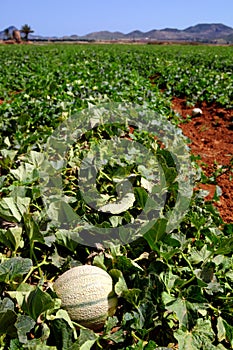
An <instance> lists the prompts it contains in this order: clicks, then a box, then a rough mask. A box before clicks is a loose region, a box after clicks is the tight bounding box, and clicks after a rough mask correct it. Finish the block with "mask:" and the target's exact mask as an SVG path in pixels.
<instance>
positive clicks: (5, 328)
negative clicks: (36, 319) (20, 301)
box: [0, 298, 17, 338]
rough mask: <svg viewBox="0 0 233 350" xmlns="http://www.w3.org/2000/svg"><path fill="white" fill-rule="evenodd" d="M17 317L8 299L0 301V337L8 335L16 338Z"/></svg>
mask: <svg viewBox="0 0 233 350" xmlns="http://www.w3.org/2000/svg"><path fill="white" fill-rule="evenodd" d="M16 319H17V315H16V313H15V311H14V303H13V302H12V300H10V299H9V298H4V299H3V300H2V301H0V335H3V334H8V335H10V336H11V337H12V338H13V337H15V336H16V334H17V333H16V328H15V326H14V323H15V322H16Z"/></svg>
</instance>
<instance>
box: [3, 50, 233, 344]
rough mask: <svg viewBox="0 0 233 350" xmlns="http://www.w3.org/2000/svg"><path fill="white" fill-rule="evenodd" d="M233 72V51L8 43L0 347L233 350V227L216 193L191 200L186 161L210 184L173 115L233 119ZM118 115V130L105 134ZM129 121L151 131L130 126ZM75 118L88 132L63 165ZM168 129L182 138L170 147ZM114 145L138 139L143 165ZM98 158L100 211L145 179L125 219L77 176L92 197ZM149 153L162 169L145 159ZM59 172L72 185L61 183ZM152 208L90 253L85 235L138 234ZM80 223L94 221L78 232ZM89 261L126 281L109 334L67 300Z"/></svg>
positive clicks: (120, 285) (117, 284) (195, 176)
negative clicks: (63, 278)
mask: <svg viewBox="0 0 233 350" xmlns="http://www.w3.org/2000/svg"><path fill="white" fill-rule="evenodd" d="M232 72H233V47H232V46H222V47H220V46H204V45H203V46H202V45H200V46H195V45H193V46H190V45H167V46H166V45H116V44H114V45H104V44H103V45H101V44H98V45H97V44H83V45H76V44H73V45H69V44H67V45H66V44H50V45H11V46H10V45H9V46H7V45H1V46H0V129H1V133H0V349H12V350H16V349H38V350H40V349H50V348H51V349H58V350H59V349H61V350H64V349H81V350H97V349H104V350H106V349H115V350H120V349H122V350H131V349H138V350H140V349H145V350H155V349H168V348H169V349H179V350H189V349H190V350H197V349H200V350H211V349H219V350H224V349H233V272H232V269H233V258H232V253H233V224H230V223H224V222H223V220H222V219H221V217H220V215H219V213H218V212H217V210H216V209H215V207H214V206H213V205H212V203H211V202H206V201H205V200H204V194H203V192H202V191H193V192H192V193H191V195H190V189H189V188H188V181H187V183H186V177H185V175H187V173H186V174H183V173H182V174H181V175H180V172H182V169H183V168H182V166H183V164H186V163H185V162H186V161H188V160H187V157H186V153H185V152H187V154H188V157H189V161H190V165H191V167H189V168H187V169H189V170H188V176H189V177H192V180H193V187H194V186H195V183H198V182H200V181H202V179H203V174H202V171H201V169H200V168H199V167H198V165H197V162H196V158H195V157H194V156H192V155H190V156H189V152H188V148H187V147H186V143H188V140H186V139H185V138H184V137H183V136H182V134H181V131H180V128H178V127H177V125H178V124H180V123H181V122H183V121H182V118H181V116H180V115H179V114H178V113H177V112H175V111H173V110H172V108H171V101H172V98H173V97H174V96H176V97H182V98H185V99H186V100H187V104H189V105H194V104H195V103H197V102H202V101H205V102H206V103H207V104H213V103H215V104H216V105H218V106H221V107H222V108H229V109H230V108H232V107H233V74H232ZM106 106H107V107H106ZM135 106H136V107H135ZM106 108H107V110H108V111H109V113H112V115H113V116H114V115H115V116H116V120H115V121H114V118H113V119H111V123H109V122H108V123H106V124H105V123H104V117H105V115H106ZM89 111H90V115H91V116H92V117H90V123H92V122H93V120H95V118H97V119H98V118H100V115H101V118H103V121H102V124H101V125H97V126H96V125H95V124H94V125H95V127H93V128H91V127H88V129H86V130H85V126H86V125H87V124H86V120H85V118H86V117H87V119H88V118H89ZM125 111H127V113H129V114H130V116H131V117H132V118H134V120H137V121H138V125H135V124H134V125H128V124H127V123H126V124H124V123H120V122H119V120H121V119H120V115H121V113H123V114H124V113H126V112H125ZM74 115H76V119H74V122H73V124H74V123H77V128H79V129H80V130H81V129H82V127H83V128H84V131H83V134H81V137H80V138H79V139H77V140H74V142H73V144H70V143H69V147H68V148H67V149H66V148H64V152H63V153H62V154H59V157H57V154H55V153H49V152H50V150H49V147H50V146H51V145H52V146H53V147H54V148H53V152H54V150H55V151H56V150H61V149H62V150H63V146H64V142H63V141H64V140H63V135H65V136H64V139H65V140H67V139H69V136H70V135H67V130H68V131H69V128H68V126H69V124H67V123H69V120H70V118H72V116H74ZM140 118H141V119H140ZM152 120H153V123H154V124H153V123H152V124H153V125H155V126H156V125H157V133H156V134H155V135H154V134H153V132H152V131H151V130H152V129H151V126H150V125H151V124H150V123H151V121H152ZM156 123H158V124H156ZM78 124H79V125H78ZM61 125H62V127H60V126H61ZM67 125H68V126H67ZM74 126H76V124H75V125H73V126H72V127H73V128H74ZM59 127H60V129H59ZM63 127H64V129H65V128H68V129H67V130H66V134H64V133H63V131H64V130H63ZM137 127H138V128H137ZM143 127H144V128H145V130H142V128H143ZM56 130H59V133H58V134H56ZM164 132H165V133H172V137H171V135H170V134H169V135H167V136H168V138H167V139H166V138H163V139H162V142H160V141H161V140H158V138H159V137H158V134H159V135H160V134H161V135H162V137H164V136H163V133H164ZM72 137H73V134H72V135H71V136H70V138H72ZM112 139H113V140H116V139H118V140H121V144H122V142H123V140H124V141H125V142H126V141H127V142H128V143H127V145H128V144H130V146H129V149H130V152H131V153H132V154H133V155H135V154H136V153H137V154H138V155H137V158H136V160H135V159H134V158H133V156H132V157H131V156H130V154H129V156H128V157H127V156H126V155H124V154H122V155H121V156H120V157H118V153H117V156H116V155H115V154H114V151H115V148H114V147H116V146H114V147H113V149H112V150H110V149H109V141H110V140H112ZM169 140H170V141H169ZM117 142H118V141H116V145H118V143H117ZM166 142H168V144H169V142H170V143H172V147H173V150H174V153H175V155H173V156H171V154H170V152H169V149H167V147H166V146H167V144H166ZM131 144H132V147H131ZM134 144H136V145H141V146H140V147H143V148H140V147H139V148H137V146H136V145H135V146H133V145H134ZM46 145H47V146H46ZM184 145H185V146H184ZM64 147H65V146H64ZM97 148H98V157H99V158H98V159H100V160H103V159H104V160H106V162H105V163H104V165H103V164H102V163H101V162H100V161H99V162H100V163H101V164H102V166H101V169H97V170H96V178H95V180H96V186H95V188H96V189H97V191H96V192H98V196H99V197H98V199H97V200H96V203H95V204H96V205H97V204H98V205H99V206H102V207H103V205H105V204H106V203H108V207H110V208H111V205H112V203H114V201H115V200H116V197H117V195H119V192H118V189H119V187H118V185H117V184H116V181H119V182H123V181H124V179H125V178H131V179H133V184H132V186H131V188H130V190H131V191H133V193H132V195H133V197H130V198H133V201H132V202H130V204H129V205H128V206H126V208H125V209H124V210H122V211H119V210H118V211H117V210H116V209H115V212H111V210H110V212H107V213H103V212H101V211H98V210H94V209H93V207H92V205H91V200H92V198H89V197H90V196H88V194H87V195H86V197H85V198H84V197H83V196H82V191H81V188H80V186H81V185H80V183H79V179H78V176H77V174H78V171H79V168H80V167H81V166H82V167H83V176H84V175H85V176H84V177H85V179H86V183H87V185H86V184H85V186H86V187H85V188H87V189H88V191H89V190H90V191H92V189H91V185H92V183H91V180H90V179H91V175H92V174H91V170H90V163H91V162H92V161H93V162H94V156H93V154H94V151H95V150H96V149H97ZM142 150H143V151H142ZM111 152H112V153H111ZM119 152H120V146H119ZM147 152H148V154H149V153H150V152H151V153H150V154H153V157H154V158H155V159H156V161H154V163H151V160H150V159H149V158H143V157H142V153H145V154H146V153H147ZM123 153H124V147H123ZM51 154H52V156H51ZM88 154H92V156H89V158H88ZM46 157H47V158H48V157H51V158H50V160H51V162H50V164H52V166H53V169H52V167H48V163H46ZM117 158H119V159H117ZM85 159H87V162H86V163H84V162H83V160H85ZM132 159H133V161H132ZM117 161H119V162H117ZM88 162H89V163H88ZM178 163H179V164H180V165H179V166H177V164H178ZM45 164H47V165H46V166H45ZM83 164H84V165H83ZM85 166H86V168H85ZM150 167H151V168H152V170H153V171H154V173H155V175H157V176H158V177H159V173H160V174H161V171H162V173H163V176H161V178H160V181H157V182H153V179H152V180H151V182H149V181H148V179H151V178H152V175H151V174H152V173H151V171H150ZM42 168H43V169H42ZM41 169H42V170H41ZM51 169H52V170H51ZM54 169H55V170H56V171H58V170H60V180H62V181H60V182H59V181H58V180H57V178H56V176H55V175H51V174H52V171H53V172H54V171H55V170H54ZM187 169H186V171H187ZM46 171H47V173H46ZM85 171H86V172H85ZM41 174H43V175H41ZM46 174H49V175H50V178H49V179H47V177H46V176H47V175H46ZM53 174H54V173H53ZM52 176H53V177H52ZM51 178H52V180H51ZM85 179H84V180H85ZM46 181H47V182H46ZM52 181H55V182H56V181H58V182H59V185H57V186H58V187H59V186H60V184H61V183H62V193H63V195H64V198H65V202H63V205H64V208H63V207H62V208H59V210H58V209H57V207H56V205H57V203H58V202H56V196H57V195H58V194H57V192H56V191H55V187H54V188H53V191H54V192H53V191H52V194H51V198H52V199H51V202H50V203H49V211H48V210H47V209H48V208H47V207H46V204H45V202H44V200H43V195H42V194H43V193H45V192H46V190H47V189H48V186H49V185H51V183H52ZM58 182H56V184H57V183H58ZM84 182H85V181H84ZM89 183H90V186H89ZM151 184H153V186H152V189H150V187H151ZM46 186H47V187H46ZM52 186H53V185H51V187H52ZM88 186H89V187H90V189H89V187H88ZM186 186H187V193H186V192H185V189H186ZM44 187H45V188H44ZM59 189H60V187H59ZM55 192H56V193H55ZM60 192H61V191H60ZM60 192H59V193H60ZM83 192H85V191H83ZM49 193H50V192H49ZM88 193H89V192H88ZM90 193H92V192H90ZM93 193H94V192H93ZM180 193H181V194H180ZM123 194H125V193H123ZM127 195H128V193H126V196H127ZM217 195H218V194H217V193H216V194H215V198H216V197H217ZM127 198H128V197H127ZM162 199H163V201H162ZM123 201H124V200H123ZM161 201H162V202H161ZM177 202H178V208H181V209H180V210H181V212H182V211H183V216H182V217H180V216H179V211H178V210H176V203H177ZM59 203H60V202H59ZM68 203H69V204H68ZM109 203H110V204H109ZM121 203H122V202H120V204H121ZM127 203H128V202H127ZM127 203H126V204H127ZM147 203H149V204H147ZM161 203H162V205H163V206H162V208H161ZM187 203H188V205H187ZM68 207H69V210H66V209H67V208H68ZM115 208H116V206H115ZM71 209H72V211H71ZM142 211H145V212H146V215H147V219H148V221H149V223H148V226H145V227H146V228H147V229H145V227H144V229H142V230H141V231H140V228H139V229H137V230H135V232H134V231H133V229H132V228H131V230H130V229H129V231H127V229H125V230H122V231H121V230H119V232H120V237H121V241H119V240H117V239H115V238H116V237H115V236H114V237H113V238H111V240H109V239H107V238H106V237H105V236H101V233H100V236H101V238H98V233H97V234H95V236H94V239H96V242H95V243H96V244H90V245H88V244H87V243H88V240H89V239H90V240H91V233H90V232H91V229H90V232H89V233H88V232H87V235H88V234H89V235H90V237H89V236H88V239H87V238H86V237H87V236H85V234H84V233H83V231H82V232H81V229H83V228H86V227H87V231H88V227H90V226H92V227H93V226H94V227H97V228H98V229H99V230H100V232H109V231H101V230H105V229H106V230H108V229H109V230H111V229H113V228H119V227H121V226H123V227H124V225H125V226H126V227H127V225H130V224H131V223H132V222H137V217H138V216H139V214H140V213H141V212H142ZM71 212H72V213H74V212H75V213H77V214H78V216H79V218H80V223H79V224H78V225H76V227H74V226H72V229H71V226H69V225H68V224H67V223H69V222H71V221H72V218H73V216H72V215H73V214H72V213H71ZM49 213H50V215H49ZM155 213H156V215H157V219H156V220H154V215H155ZM59 215H61V217H60V216H59ZM51 217H52V219H54V218H55V217H57V221H56V223H54V221H53V220H52V219H51ZM59 220H60V221H59ZM153 220H154V221H153ZM58 223H59V224H58ZM56 224H57V225H56ZM88 225H89V226H88ZM168 228H169V229H168ZM114 232H115V231H114ZM130 235H133V236H132V237H131V236H130ZM129 236H130V238H129ZM103 237H104V238H106V241H107V243H106V242H105V243H106V244H104V238H103ZM102 238H103V244H98V243H99V240H100V241H101V240H102ZM98 239H99V240H98ZM101 242H102V241H101ZM86 263H89V264H92V265H95V266H98V267H101V268H102V269H104V270H106V271H107V272H108V273H109V274H110V275H111V276H112V278H113V282H114V291H115V293H116V295H117V297H118V308H117V310H116V313H115V315H114V316H112V317H108V319H107V321H106V323H105V326H104V328H103V329H101V331H99V332H97V331H93V330H91V329H88V328H85V327H82V326H80V325H79V324H77V323H76V322H74V321H72V320H71V319H70V317H69V315H68V313H67V312H66V311H65V310H64V309H63V308H62V307H61V300H60V299H59V298H58V296H57V295H56V293H55V291H54V289H53V282H54V281H55V280H56V279H57V278H58V276H60V275H61V274H62V273H63V272H65V271H67V270H68V269H70V268H71V267H74V266H79V265H82V264H86Z"/></svg>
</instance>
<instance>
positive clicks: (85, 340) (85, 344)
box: [79, 329, 98, 350]
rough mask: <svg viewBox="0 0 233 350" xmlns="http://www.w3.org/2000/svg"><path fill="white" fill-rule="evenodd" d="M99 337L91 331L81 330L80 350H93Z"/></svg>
mask: <svg viewBox="0 0 233 350" xmlns="http://www.w3.org/2000/svg"><path fill="white" fill-rule="evenodd" d="M97 339H98V336H97V335H96V334H95V333H94V332H93V331H92V330H90V329H80V336H79V346H80V350H91V348H92V346H93V345H94V344H95V342H96V340H97Z"/></svg>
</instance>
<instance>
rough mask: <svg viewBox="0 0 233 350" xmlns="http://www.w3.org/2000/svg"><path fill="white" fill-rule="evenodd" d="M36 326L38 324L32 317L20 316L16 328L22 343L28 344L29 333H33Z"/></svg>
mask: <svg viewBox="0 0 233 350" xmlns="http://www.w3.org/2000/svg"><path fill="white" fill-rule="evenodd" d="M35 324H36V322H35V321H34V320H33V319H32V318H31V317H30V316H26V315H18V317H17V321H16V322H15V327H16V329H17V334H18V337H19V341H20V342H21V343H23V344H26V343H27V342H28V338H27V333H29V332H30V331H31V329H32V328H33V327H34V326H35Z"/></svg>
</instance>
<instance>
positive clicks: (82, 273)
mask: <svg viewBox="0 0 233 350" xmlns="http://www.w3.org/2000/svg"><path fill="white" fill-rule="evenodd" d="M54 290H55V292H56V294H57V296H58V297H59V298H60V299H61V301H62V307H63V308H64V309H65V310H67V312H68V314H69V316H70V318H71V320H73V321H75V322H77V323H79V324H81V325H82V326H84V327H87V328H90V329H93V330H98V329H100V328H101V327H103V325H104V323H105V321H106V319H107V317H108V316H113V315H114V313H115V311H116V307H117V297H116V295H115V293H114V291H113V281H112V278H111V276H110V275H109V274H108V273H107V272H106V271H104V270H103V269H101V268H99V267H96V266H92V265H82V266H78V267H73V268H71V269H70V270H68V271H66V272H65V273H63V274H62V275H61V276H60V277H58V279H57V280H56V281H55V283H54Z"/></svg>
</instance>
